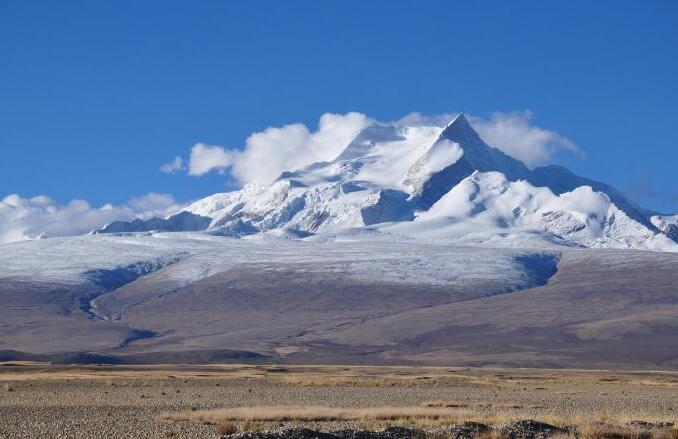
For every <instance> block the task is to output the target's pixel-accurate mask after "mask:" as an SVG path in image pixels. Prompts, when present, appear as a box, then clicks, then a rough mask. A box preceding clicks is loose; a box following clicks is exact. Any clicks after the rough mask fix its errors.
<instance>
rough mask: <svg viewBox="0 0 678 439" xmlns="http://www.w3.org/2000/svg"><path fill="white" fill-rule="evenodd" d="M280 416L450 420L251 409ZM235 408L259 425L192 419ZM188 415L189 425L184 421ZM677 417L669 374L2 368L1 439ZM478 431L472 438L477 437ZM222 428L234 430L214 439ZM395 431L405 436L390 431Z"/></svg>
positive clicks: (677, 377) (677, 378) (677, 398)
mask: <svg viewBox="0 0 678 439" xmlns="http://www.w3.org/2000/svg"><path fill="white" fill-rule="evenodd" d="M290 405H295V406H308V407H315V406H324V407H357V408H364V409H365V410H366V411H367V413H369V410H371V409H373V408H374V409H376V408H379V407H391V408H406V407H414V408H426V407H432V408H436V407H438V408H440V407H444V408H445V410H449V411H451V412H452V413H454V414H455V419H452V418H450V419H447V418H445V419H443V418H440V419H433V418H430V419H420V418H416V417H413V418H408V419H405V418H403V419H391V420H385V419H381V420H380V419H378V418H375V419H365V420H354V421H342V420H335V421H321V420H318V421H311V422H298V421H295V420H294V419H285V420H266V413H265V412H264V411H263V409H262V410H259V408H263V407H270V406H283V407H284V406H290ZM235 407H250V408H252V410H253V415H252V418H257V417H259V418H261V419H259V420H257V419H254V420H233V421H229V420H224V421H223V422H222V420H220V419H219V418H218V417H216V418H214V419H199V417H200V415H201V414H202V413H209V411H210V410H218V409H227V408H235ZM193 415H195V419H193V420H191V417H192V416H193ZM172 417H174V418H175V419H174V420H173V419H172ZM184 418H185V419H184ZM676 418H678V374H675V373H647V372H643V373H628V372H612V371H603V372H584V371H566V370H565V371H563V370H560V371H555V370H527V369H468V368H414V367H392V368H391V367H389V368H387V367H357V366H341V367H339V366H336V367H329V366H325V367H320V366H318V367H311V366H308V367H301V366H284V367H270V366H156V367H151V366H149V367H144V368H140V367H122V366H116V367H103V366H100V367H75V366H73V367H68V366H47V365H36V364H9V365H8V364H7V363H5V364H4V365H3V364H2V363H0V438H3V439H5V438H7V439H9V438H12V439H13V438H28V437H50V438H52V437H53V438H101V437H111V438H141V437H143V438H167V437H180V438H217V437H220V436H223V435H226V434H239V435H240V436H234V438H237V437H241V438H250V439H255V438H257V439H264V438H266V439H269V438H273V437H276V438H278V437H295V436H289V435H288V436H280V432H282V431H290V430H289V429H299V428H307V429H309V430H304V431H306V432H307V433H308V431H312V432H313V431H315V432H332V431H334V432H335V433H331V434H332V435H334V436H337V437H341V436H338V435H337V434H336V432H338V431H344V432H350V431H353V432H354V433H355V432H359V431H365V430H369V431H371V432H383V431H384V429H386V428H388V427H390V426H394V425H397V426H403V427H408V428H410V429H412V430H408V431H411V432H416V431H429V432H430V431H434V432H435V431H438V432H440V433H445V432H446V433H445V434H446V435H445V436H442V437H455V438H463V437H466V436H464V435H461V434H453V435H449V434H447V433H451V432H452V427H451V426H452V425H453V424H455V425H456V424H459V423H461V422H460V420H463V421H474V422H478V423H482V424H483V425H486V426H488V428H489V427H492V428H493V430H492V431H498V430H495V429H496V427H497V426H500V425H511V423H515V421H521V420H528V419H535V420H537V421H540V422H546V423H549V424H551V425H553V426H558V427H563V426H567V425H573V423H577V422H584V421H587V420H604V421H605V422H609V423H612V424H615V425H626V424H628V423H629V422H632V421H647V422H652V423H654V424H656V423H659V422H664V423H671V422H673V423H675V422H676ZM182 419H183V420H182ZM654 424H653V425H654ZM465 425H466V426H467V427H466V428H467V430H469V429H470V427H469V426H471V425H476V424H465ZM478 425H479V424H478ZM478 425H476V427H477V429H482V428H483V427H480V426H478ZM514 425H519V424H514ZM662 425H664V429H665V430H666V429H667V428H668V429H669V430H670V431H675V430H671V429H672V428H673V427H666V425H668V424H662ZM229 426H230V428H232V429H233V431H224V430H223V429H225V428H229ZM476 427H474V428H476ZM455 428H456V427H455ZM248 429H249V430H255V431H259V432H266V431H277V432H278V433H275V434H278V436H265V435H262V434H263V433H256V434H253V433H245V432H243V430H248ZM470 430H472V429H470ZM470 430H469V431H470ZM292 431H301V430H292ZM386 431H388V430H386ZM396 431H400V432H401V433H402V432H403V431H405V430H393V432H396ZM461 431H462V430H459V432H461ZM478 431H480V430H478ZM515 431H517V430H515ZM527 431H529V430H527ZM247 434H250V435H249V436H248V435H247ZM313 434H315V433H311V435H313ZM379 434H382V436H365V435H357V433H356V434H354V435H353V436H344V438H346V437H355V438H361V439H369V438H371V437H372V438H379V439H385V438H387V437H400V436H383V433H379ZM257 435H258V436H257ZM296 437H300V438H304V437H305V436H296ZM313 437H319V438H320V437H326V438H328V439H330V438H329V436H319V435H318V436H313ZM413 437H416V436H413ZM438 437H440V436H438ZM515 437H529V435H527V436H525V435H523V436H521V435H515ZM332 439H334V438H332Z"/></svg>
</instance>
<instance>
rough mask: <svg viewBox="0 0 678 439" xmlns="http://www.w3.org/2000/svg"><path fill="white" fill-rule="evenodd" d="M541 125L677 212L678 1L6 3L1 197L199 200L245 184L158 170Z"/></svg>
mask: <svg viewBox="0 0 678 439" xmlns="http://www.w3.org/2000/svg"><path fill="white" fill-rule="evenodd" d="M523 109H530V110H532V111H534V113H535V114H536V120H535V123H536V124H537V125H539V126H541V127H544V128H547V129H550V130H554V131H556V132H558V133H560V134H563V135H565V136H567V137H569V138H570V139H572V140H573V141H574V142H575V143H576V144H577V145H578V146H579V147H580V148H582V149H583V150H584V151H586V154H587V157H586V158H585V159H578V158H576V157H574V156H572V157H569V158H567V159H566V161H565V162H564V164H565V165H567V166H569V167H570V168H572V169H573V170H574V171H576V172H578V173H581V174H583V175H585V176H588V177H592V178H596V179H599V180H603V181H606V182H608V183H611V184H613V185H616V186H618V187H619V188H621V189H622V190H627V191H632V192H633V193H634V195H635V196H637V197H639V199H640V201H641V202H642V203H643V204H644V205H646V206H647V207H651V208H654V209H658V210H661V211H674V212H678V141H677V140H676V129H677V128H678V2H677V1H674V0H666V1H643V2H639V1H637V0H636V1H595V2H594V1H566V2H565V1H562V2H545V1H459V2H452V1H445V2H443V1H440V2H437V1H427V2H424V1H421V2H419V1H417V2H415V1H355V2H354V1H341V2H340V1H336V2H329V1H289V2H283V1H270V2H264V1H240V2H236V1H226V0H222V1H197V2H188V1H182V2H173V1H167V0H163V1H121V0H116V1H107V2H104V1H63V2H62V1H42V2H38V1H30V0H26V1H23V0H21V1H20V0H16V1H6V0H0V151H1V152H2V154H1V156H0V197H2V196H4V195H7V194H9V193H14V192H18V193H19V194H21V195H22V196H34V195H37V194H45V195H48V196H51V197H53V198H55V199H57V200H59V201H61V202H66V201H68V200H70V199H72V198H84V199H87V200H89V201H90V202H92V203H93V204H101V203H104V202H109V201H110V202H114V203H121V202H124V201H125V200H127V199H128V198H130V197H131V196H135V195H141V194H144V193H146V192H150V191H155V192H166V193H171V194H173V195H174V196H175V197H176V198H177V199H179V200H188V199H193V198H197V197H199V196H203V195H207V194H210V193H213V192H217V191H223V190H224V189H225V185H226V184H227V181H226V178H225V177H224V176H220V175H217V174H212V175H209V176H205V177H200V178H195V177H189V176H187V175H185V174H174V175H166V174H163V173H161V172H160V171H159V166H160V165H161V164H163V163H165V162H167V161H169V160H171V159H172V157H174V156H175V155H182V156H186V154H187V152H188V150H189V148H190V147H191V145H193V144H194V143H195V142H198V141H203V142H207V143H211V144H218V145H225V146H233V147H238V146H241V145H243V143H244V139H245V138H246V136H247V135H248V134H249V133H251V132H252V131H256V130H261V129H263V128H265V127H267V126H271V125H281V124H285V123H290V122H297V121H300V122H304V123H306V124H308V125H309V126H312V125H314V124H315V123H316V122H317V119H318V117H319V115H320V114H322V113H324V112H338V113H344V112H347V111H359V112H363V113H366V114H368V115H370V116H371V117H374V118H377V119H383V120H388V119H393V118H397V117H400V116H402V115H404V114H406V113H409V112H412V111H419V112H423V113H427V114H435V113H446V112H454V111H464V112H469V113H472V114H475V115H480V116H488V115H489V114H490V113H492V112H493V111H513V110H523Z"/></svg>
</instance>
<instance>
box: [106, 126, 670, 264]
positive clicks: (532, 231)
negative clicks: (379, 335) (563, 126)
mask: <svg viewBox="0 0 678 439" xmlns="http://www.w3.org/2000/svg"><path fill="white" fill-rule="evenodd" d="M339 149H340V148H339ZM676 218H677V216H667V215H657V214H655V213H653V212H650V211H647V210H645V209H642V208H640V207H638V206H636V205H635V204H634V203H633V202H631V201H629V200H628V199H626V197H625V196H624V195H623V194H622V193H621V192H619V191H617V190H616V189H614V188H612V187H610V186H608V185H606V184H604V183H599V182H596V181H593V180H589V179H586V178H583V177H579V176H577V175H575V174H573V173H571V172H570V171H568V170H567V169H565V168H562V167H558V166H547V167H541V168H536V169H534V170H531V169H529V168H528V167H527V166H526V165H525V164H524V163H522V162H521V161H519V160H517V159H515V158H513V157H511V156H508V155H507V154H505V153H503V152H502V151H500V150H498V149H495V148H492V147H490V146H488V145H487V144H486V143H485V142H483V140H482V139H481V138H480V136H479V135H478V134H477V132H476V131H475V130H474V129H473V128H472V127H471V125H470V124H469V122H468V121H467V120H466V118H465V117H464V116H463V115H461V114H460V115H458V116H456V117H455V118H454V119H453V120H452V121H450V123H448V124H447V126H445V127H440V126H419V125H417V126H405V125H402V124H399V123H393V124H383V123H377V122H375V123H373V124H372V125H370V126H368V127H367V128H365V129H363V130H362V131H361V132H360V133H359V134H358V135H357V136H356V137H355V138H354V139H353V140H352V141H351V142H350V143H349V144H348V145H346V146H345V148H344V149H343V151H342V152H341V153H340V154H339V155H338V156H337V157H336V158H335V159H334V160H332V161H330V162H317V163H314V164H312V165H310V166H307V167H305V168H303V169H298V170H290V171H287V172H283V173H282V174H281V175H280V177H279V178H278V179H277V180H276V181H275V182H273V183H272V184H270V185H259V184H257V183H256V182H253V183H250V184H248V185H246V186H245V187H243V189H241V190H239V191H235V192H229V193H221V194H214V195H212V196H209V197H206V198H204V199H201V200H198V201H196V202H194V203H193V204H191V205H189V206H187V207H186V208H185V209H183V211H182V212H180V213H179V214H177V215H174V216H171V217H169V218H165V219H158V218H155V219H153V220H150V221H145V222H144V221H139V220H137V221H132V222H128V223H125V222H118V223H113V224H110V225H108V226H106V227H104V228H102V229H99V230H97V231H95V233H121V232H122V233H125V232H146V231H156V230H157V231H197V230H203V231H206V232H208V233H211V234H217V235H225V236H233V237H243V236H246V235H254V234H259V233H265V232H268V231H275V230H278V231H279V233H277V235H278V236H284V237H286V238H293V239H296V238H305V237H308V236H309V235H310V234H316V235H317V234H321V235H326V236H328V237H329V236H337V235H341V234H344V235H346V233H352V232H349V231H351V230H357V229H363V230H368V229H369V230H372V231H373V232H376V233H382V234H384V235H386V236H388V235H393V234H395V235H402V236H411V237H415V238H427V239H453V240H467V241H468V242H470V243H477V242H483V243H491V244H493V245H504V244H507V245H520V242H533V241H534V240H537V241H540V242H542V243H557V244H564V245H575V246H584V247H614V248H640V249H651V250H663V251H678V244H677V242H678V220H677V219H676ZM274 235H276V234H273V235H270V234H268V235H267V236H274Z"/></svg>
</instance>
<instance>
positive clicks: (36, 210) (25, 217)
mask: <svg viewBox="0 0 678 439" xmlns="http://www.w3.org/2000/svg"><path fill="white" fill-rule="evenodd" d="M181 207H183V206H181V205H179V204H178V203H176V202H175V201H174V198H172V196H171V195H167V194H157V193H149V194H146V195H144V196H141V197H135V198H132V199H130V200H129V201H128V202H127V203H126V204H124V205H121V206H114V205H112V204H104V205H103V206H101V207H92V206H91V205H90V204H89V203H88V202H87V201H85V200H72V201H71V202H69V203H67V204H59V203H57V202H56V201H54V200H53V199H51V198H49V197H47V196H45V195H38V196H36V197H32V198H23V197H21V196H20V195H18V194H11V195H7V196H6V197H5V198H3V199H2V200H0V243H4V242H13V241H23V240H27V239H35V238H41V237H55V236H71V235H82V234H85V233H88V232H90V231H91V230H93V229H95V228H97V227H101V226H102V225H104V224H107V223H110V222H112V221H115V220H132V219H135V218H142V219H148V218H152V217H154V216H157V217H166V216H168V215H171V214H174V213H176V212H177V211H178V210H179V209H181Z"/></svg>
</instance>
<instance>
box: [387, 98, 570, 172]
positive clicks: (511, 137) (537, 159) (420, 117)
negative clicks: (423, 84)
mask: <svg viewBox="0 0 678 439" xmlns="http://www.w3.org/2000/svg"><path fill="white" fill-rule="evenodd" d="M456 115H457V113H445V114H435V115H425V114H421V113H410V114H408V115H406V116H405V117H403V118H401V119H399V120H398V121H396V123H398V124H401V125H407V126H411V125H424V126H439V127H443V126H445V125H447V123H448V122H449V121H451V120H452V119H454V118H455V117H456ZM533 116H534V115H533V113H532V112H531V111H529V110H525V111H514V112H509V113H501V112H497V113H493V114H492V116H491V117H490V118H489V119H483V118H480V117H476V116H471V115H466V117H467V119H468V121H469V123H470V124H471V125H472V126H473V128H474V129H475V130H476V131H477V132H478V134H479V135H480V137H481V138H482V139H483V140H484V141H485V142H486V143H487V144H488V145H490V146H493V147H495V148H497V149H500V150H502V151H504V152H505V153H506V154H508V155H510V156H513V157H515V158H517V159H519V160H522V161H523V162H525V164H527V165H528V166H530V167H534V166H537V165H542V164H545V163H548V162H549V161H551V160H552V159H553V156H554V155H555V154H556V152H558V151H560V150H567V151H570V152H572V153H574V154H577V155H580V156H582V155H583V152H582V151H581V150H580V149H579V148H578V147H577V145H575V144H574V142H572V141H571V140H570V139H568V138H567V137H565V136H562V135H560V134H558V133H556V132H554V131H550V130H547V129H544V128H540V127H538V126H536V125H533V124H532V119H533Z"/></svg>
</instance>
